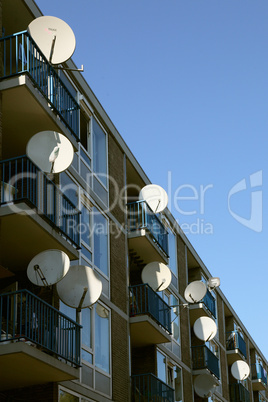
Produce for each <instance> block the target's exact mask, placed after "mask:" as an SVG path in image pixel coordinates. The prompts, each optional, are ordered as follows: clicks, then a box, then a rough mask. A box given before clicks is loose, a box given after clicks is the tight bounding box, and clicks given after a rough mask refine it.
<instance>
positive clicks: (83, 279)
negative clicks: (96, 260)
mask: <svg viewBox="0 0 268 402" xmlns="http://www.w3.org/2000/svg"><path fill="white" fill-rule="evenodd" d="M101 291H102V282H101V279H100V276H99V275H98V274H97V273H96V272H95V271H93V269H92V268H90V267H87V266H85V265H73V266H71V267H70V269H69V271H68V274H67V275H65V277H64V278H63V279H62V280H61V281H60V282H59V283H57V292H58V295H59V297H60V299H61V300H62V301H63V303H65V304H67V306H69V307H73V308H77V309H78V310H81V309H82V308H86V307H90V306H91V305H92V304H94V303H96V301H97V300H98V299H99V297H100V295H101Z"/></svg>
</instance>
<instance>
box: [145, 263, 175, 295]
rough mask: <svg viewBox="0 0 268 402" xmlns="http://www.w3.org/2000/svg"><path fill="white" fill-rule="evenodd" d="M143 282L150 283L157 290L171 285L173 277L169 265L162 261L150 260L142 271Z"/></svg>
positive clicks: (159, 290)
mask: <svg viewBox="0 0 268 402" xmlns="http://www.w3.org/2000/svg"><path fill="white" fill-rule="evenodd" d="M141 279H142V282H143V283H148V285H150V286H151V288H152V289H153V290H154V291H155V292H161V291H162V290H164V289H166V288H168V287H169V285H170V283H171V279H172V275H171V271H170V269H169V267H168V266H167V265H165V264H163V263H162V262H156V261H155V262H150V263H149V264H147V265H145V267H144V268H143V270H142V272H141Z"/></svg>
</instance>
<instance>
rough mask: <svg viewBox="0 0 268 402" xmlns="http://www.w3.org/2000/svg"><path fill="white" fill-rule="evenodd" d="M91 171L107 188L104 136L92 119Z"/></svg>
mask: <svg viewBox="0 0 268 402" xmlns="http://www.w3.org/2000/svg"><path fill="white" fill-rule="evenodd" d="M92 128H93V155H94V158H93V171H94V173H96V175H97V177H98V179H99V180H100V181H101V182H102V183H103V184H104V186H105V187H107V146H106V134H105V132H104V131H103V130H102V128H101V126H100V125H99V124H98V123H97V122H96V120H95V119H93V124H92Z"/></svg>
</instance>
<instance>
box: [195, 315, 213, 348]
mask: <svg viewBox="0 0 268 402" xmlns="http://www.w3.org/2000/svg"><path fill="white" fill-rule="evenodd" d="M194 333H195V335H196V336H197V338H198V339H201V340H202V341H205V342H207V341H210V340H211V339H213V338H214V337H215V335H216V333H217V325H216V323H215V321H214V320H212V318H210V317H200V318H198V319H197V320H196V321H195V323H194Z"/></svg>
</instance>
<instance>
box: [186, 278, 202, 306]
mask: <svg viewBox="0 0 268 402" xmlns="http://www.w3.org/2000/svg"><path fill="white" fill-rule="evenodd" d="M206 293H207V286H206V284H205V283H204V282H202V281H194V282H191V283H189V285H188V286H187V287H186V289H185V291H184V297H185V299H186V300H187V301H188V303H198V302H199V301H200V300H202V299H203V297H204V296H205V295H206Z"/></svg>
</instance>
